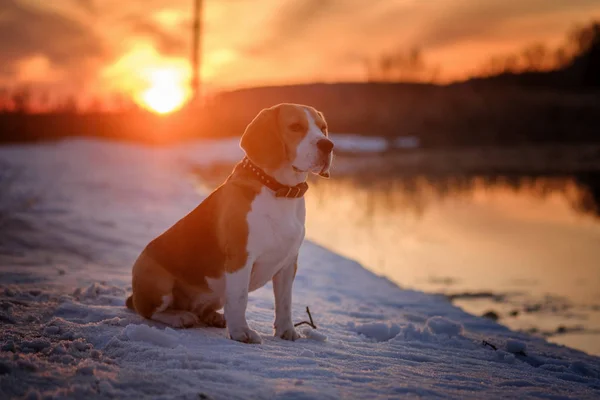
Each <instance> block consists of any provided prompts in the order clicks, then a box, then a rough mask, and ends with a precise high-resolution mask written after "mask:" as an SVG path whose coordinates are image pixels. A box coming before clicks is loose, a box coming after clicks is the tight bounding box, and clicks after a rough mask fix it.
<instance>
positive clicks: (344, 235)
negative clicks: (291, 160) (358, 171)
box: [307, 174, 600, 354]
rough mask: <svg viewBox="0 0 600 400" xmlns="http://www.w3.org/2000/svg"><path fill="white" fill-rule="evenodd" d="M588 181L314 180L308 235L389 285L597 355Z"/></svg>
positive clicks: (595, 178)
mask: <svg viewBox="0 0 600 400" xmlns="http://www.w3.org/2000/svg"><path fill="white" fill-rule="evenodd" d="M599 183H600V179H599V175H597V174H596V175H594V174H588V175H581V176H518V175H502V176H481V175H479V176H382V175H377V174H368V175H361V176H353V177H342V178H337V179H333V180H329V181H324V180H315V181H314V182H313V183H312V185H311V190H310V191H309V192H308V195H307V207H308V212H307V218H308V220H307V235H308V237H309V238H310V239H312V240H314V241H316V242H318V243H320V244H322V245H324V246H325V247H328V248H330V249H332V250H334V251H336V252H338V253H341V254H343V255H345V256H348V257H351V258H353V259H356V260H358V261H359V262H361V263H362V264H363V265H365V266H366V267H367V268H369V269H371V270H373V271H374V272H376V273H378V274H382V275H385V276H387V277H388V278H390V279H391V280H393V281H395V282H396V283H398V284H399V285H400V286H404V287H410V288H417V289H420V290H425V291H429V292H441V293H446V294H450V295H454V296H455V297H454V301H455V303H456V304H458V305H459V306H461V307H463V308H465V309H466V310H467V311H469V312H472V313H475V314H479V315H482V314H485V313H486V312H488V311H494V313H492V314H489V315H493V314H496V315H498V317H499V318H500V322H501V323H504V324H506V325H508V326H510V327H511V328H514V329H522V330H527V331H531V332H537V333H540V334H543V335H545V336H551V340H555V341H557V342H562V343H568V344H569V345H570V346H574V347H578V348H581V349H584V350H586V351H589V352H593V353H596V354H600V335H599V334H600V291H599V290H598V287H600V265H599V261H600V218H599V207H598V205H599V203H600V201H599V200H600V190H599ZM482 292H487V293H489V294H490V295H489V296H472V297H470V298H469V297H468V296H466V297H465V296H463V297H461V296H460V294H465V293H467V294H468V293H471V294H473V293H482ZM457 295H458V296H457ZM586 335H592V336H594V337H595V338H597V339H598V340H590V339H589V337H588V336H586ZM591 343H597V344H594V345H591Z"/></svg>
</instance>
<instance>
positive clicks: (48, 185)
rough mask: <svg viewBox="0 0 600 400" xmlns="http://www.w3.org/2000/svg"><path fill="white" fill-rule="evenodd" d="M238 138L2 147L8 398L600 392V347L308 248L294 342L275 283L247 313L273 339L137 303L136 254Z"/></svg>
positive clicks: (3, 384) (0, 314)
mask: <svg viewBox="0 0 600 400" xmlns="http://www.w3.org/2000/svg"><path fill="white" fill-rule="evenodd" d="M221 146H223V147H221ZM230 148H231V146H229V145H227V146H225V145H223V144H222V143H217V142H213V143H212V144H201V143H199V144H194V145H189V144H188V145H186V146H176V147H170V148H149V147H141V146H137V145H132V144H122V143H108V142H101V141H92V140H69V141H64V142H59V143H55V144H38V145H27V146H11V147H3V148H0V163H1V164H0V165H1V166H2V168H3V174H4V173H6V174H4V175H3V176H6V175H10V176H13V177H15V179H12V180H11V181H10V183H9V184H5V185H4V187H2V188H0V190H1V191H2V192H1V194H0V283H1V287H0V324H1V325H0V330H1V336H0V398H3V399H4V398H12V397H17V398H19V397H26V398H31V399H36V398H60V397H68V398H84V397H92V398H141V397H152V398H190V399H192V398H193V399H206V398H217V399H236V398H240V399H246V398H292V399H308V398H332V399H333V398H335V399H337V398H361V399H364V398H397V397H426V398H436V397H444V398H460V399H463V398H505V397H518V398H524V397H530V398H546V399H549V398H551V399H557V398H578V399H580V398H598V397H599V396H600V359H599V358H597V357H592V356H588V355H586V354H584V353H581V352H578V351H575V350H571V349H569V348H565V347H560V346H557V345H552V344H548V343H546V342H545V341H543V340H542V339H537V338H532V337H530V336H527V335H524V334H520V333H515V332H511V331H510V330H508V329H506V328H504V327H502V326H500V325H498V324H496V323H494V322H492V321H490V320H487V319H482V318H477V317H474V316H471V315H468V314H466V313H464V312H462V311H461V310H460V309H458V308H456V307H454V306H452V305H451V304H450V303H449V302H448V301H446V300H445V299H444V298H442V297H441V296H432V295H427V294H424V293H421V292H415V291H407V290H401V289H400V288H398V287H397V286H395V285H394V284H392V283H391V282H390V281H388V280H386V279H384V278H381V277H378V276H375V275H374V274H372V273H370V272H368V271H366V270H365V269H363V268H362V267H361V266H360V265H358V264H357V263H355V262H353V261H350V260H348V259H345V258H342V257H340V256H338V255H336V254H333V253H332V252H331V251H328V250H327V249H324V248H322V247H320V246H318V245H316V244H313V243H305V244H304V246H303V248H302V251H301V255H300V268H299V271H298V276H297V278H296V282H295V285H294V307H293V315H294V320H295V321H301V320H305V319H306V314H305V311H304V310H305V307H306V306H309V307H310V310H311V312H312V315H313V317H314V319H315V323H316V324H317V327H318V329H317V330H312V329H311V328H301V331H302V332H303V333H304V336H305V338H303V339H301V340H299V341H297V342H287V341H283V340H279V339H275V338H273V337H272V328H271V325H272V320H273V298H272V293H271V287H270V286H269V287H265V288H263V289H260V290H258V291H257V292H255V293H252V294H251V295H250V304H249V308H248V319H249V321H250V324H251V325H252V327H253V328H254V329H256V330H257V331H258V332H259V333H260V334H261V335H262V336H263V344H262V345H246V344H241V343H237V342H234V341H231V340H229V339H227V338H226V335H225V331H224V330H220V329H215V328H202V327H198V328H194V329H188V330H173V329H169V328H165V327H164V326H161V325H160V324H155V323H149V322H148V321H144V320H143V319H141V318H140V317H139V316H137V315H135V314H134V313H132V312H130V311H128V310H127V309H126V308H125V307H124V299H125V297H126V295H127V293H128V292H129V290H130V268H131V265H132V262H133V261H134V259H135V257H136V256H137V254H138V253H139V251H140V250H141V249H142V248H143V246H144V245H145V244H146V243H147V241H149V240H150V239H151V238H152V237H154V236H155V235H156V234H158V233H160V232H161V231H162V230H164V229H166V228H167V227H168V226H169V225H171V224H172V223H173V222H174V221H176V220H177V219H178V218H180V217H181V216H183V215H184V214H185V213H186V212H187V211H189V210H190V209H191V208H193V207H194V206H195V205H196V204H197V203H198V202H199V201H200V200H201V194H200V193H198V191H197V190H196V186H195V185H194V181H193V179H192V177H191V175H190V174H189V163H190V162H194V163H198V162H208V161H212V160H217V159H220V158H222V157H229V158H230V157H234V156H236V154H237V153H235V154H234V153H233V152H230V150H227V149H230ZM7 171H8V172H7ZM304 326H306V325H304ZM483 341H485V343H488V344H484V342H483ZM493 347H495V348H497V350H495V349H494V348H493Z"/></svg>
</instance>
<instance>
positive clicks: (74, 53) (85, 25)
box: [0, 0, 600, 96]
mask: <svg viewBox="0 0 600 400" xmlns="http://www.w3.org/2000/svg"><path fill="white" fill-rule="evenodd" d="M192 3H193V2H192V0H143V1H142V0H126V1H124V0H52V1H48V0H0V85H1V86H5V87H6V86H14V85H15V84H17V83H30V84H32V85H34V86H36V87H44V88H46V89H47V90H48V89H50V90H53V91H56V92H75V91H76V92H77V93H86V94H88V95H89V94H100V95H101V94H104V93H112V92H122V93H128V94H131V95H132V96H142V94H141V93H142V92H143V90H144V89H147V88H148V85H149V84H148V82H150V81H152V80H153V79H155V78H153V77H155V76H158V75H157V74H159V75H160V74H162V75H161V77H160V79H163V80H166V82H173V84H181V85H184V84H185V82H186V81H187V80H188V79H189V76H190V68H189V65H188V58H189V54H190V42H191V41H190V29H191V28H190V27H191V12H192ZM204 15H205V36H204V39H203V42H204V61H205V62H204V65H203V66H202V75H203V79H204V80H205V81H206V83H207V88H208V89H209V90H215V89H221V88H231V87H239V86H251V85H256V84H279V83H296V82H308V81H347V80H364V79H365V77H366V72H365V65H364V60H365V58H373V57H377V56H378V55H380V54H382V53H384V52H389V51H392V50H394V49H396V48H409V47H412V46H419V47H420V48H421V49H422V50H423V54H424V55H425V58H426V60H427V61H428V62H429V63H432V64H435V65H439V66H440V68H441V74H440V79H441V80H444V81H447V80H451V79H457V78H462V77H465V76H466V75H468V74H469V73H471V72H472V71H473V70H474V68H475V67H477V66H478V65H480V64H482V63H483V62H484V61H485V60H487V59H489V57H490V56H491V55H494V54H503V53H507V52H511V51H516V50H518V49H520V48H522V47H523V46H524V45H526V44H528V43H532V42H544V43H546V44H549V45H554V44H557V43H558V42H559V41H560V40H562V38H563V37H564V35H565V33H566V32H567V31H568V30H569V29H570V28H572V27H573V26H574V25H575V24H578V23H579V24H582V23H587V22H589V21H591V20H592V19H594V18H600V1H598V0H563V1H559V0H303V1H296V0H205V11H204ZM165 71H166V72H165ZM169 74H170V75H169ZM175 81H177V82H175ZM167 84H168V83H167Z"/></svg>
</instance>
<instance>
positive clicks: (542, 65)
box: [474, 22, 600, 76]
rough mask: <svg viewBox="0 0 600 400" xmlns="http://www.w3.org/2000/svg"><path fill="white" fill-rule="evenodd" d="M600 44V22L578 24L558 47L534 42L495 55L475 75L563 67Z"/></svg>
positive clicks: (537, 70)
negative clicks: (516, 51)
mask: <svg viewBox="0 0 600 400" xmlns="http://www.w3.org/2000/svg"><path fill="white" fill-rule="evenodd" d="M599 45H600V23H599V22H592V23H590V24H588V25H585V26H576V27H574V28H573V29H572V30H571V31H569V32H568V33H567V35H566V37H565V40H564V42H563V43H562V44H561V45H559V46H558V47H557V48H555V49H551V48H548V47H547V46H546V45H544V44H543V43H533V44H530V45H528V46H526V47H524V48H523V49H522V50H521V51H520V52H518V53H516V54H505V55H495V56H492V57H490V59H489V60H488V61H486V62H485V63H484V64H482V65H481V66H479V67H478V68H477V69H476V71H475V74H474V75H476V76H493V75H499V74H505V73H520V72H539V71H549V70H556V69H561V68H565V67H567V66H568V65H570V64H571V63H572V62H573V61H574V60H575V59H576V58H577V57H578V56H581V55H582V54H584V53H586V52H589V51H590V49H592V48H593V47H597V46H599Z"/></svg>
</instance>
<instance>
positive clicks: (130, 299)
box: [125, 295, 135, 311]
mask: <svg viewBox="0 0 600 400" xmlns="http://www.w3.org/2000/svg"><path fill="white" fill-rule="evenodd" d="M125 305H126V306H127V308H129V309H130V310H133V311H135V307H134V306H133V295H131V296H129V297H128V298H127V300H125Z"/></svg>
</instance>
